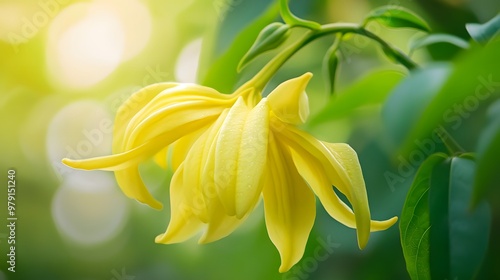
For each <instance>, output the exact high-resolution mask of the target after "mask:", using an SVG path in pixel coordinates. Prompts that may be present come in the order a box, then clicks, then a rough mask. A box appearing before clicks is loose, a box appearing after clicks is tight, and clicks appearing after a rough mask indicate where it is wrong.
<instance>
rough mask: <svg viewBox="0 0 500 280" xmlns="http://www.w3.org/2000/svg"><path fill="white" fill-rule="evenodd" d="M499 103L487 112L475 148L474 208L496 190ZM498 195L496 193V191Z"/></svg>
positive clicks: (499, 151)
mask: <svg viewBox="0 0 500 280" xmlns="http://www.w3.org/2000/svg"><path fill="white" fill-rule="evenodd" d="M499 158H500V101H496V102H495V103H493V104H492V105H491V106H490V108H489V110H488V125H487V126H486V128H485V129H484V130H483V132H482V133H481V135H480V137H479V141H478V147H477V161H478V169H477V174H476V178H475V181H474V195H473V200H472V204H473V205H474V206H476V205H477V204H478V203H479V202H480V201H481V200H482V199H484V198H485V197H487V195H488V194H489V193H491V191H493V190H498V186H499V182H500V172H498V171H499V170H498V159H499ZM497 194H498V191H497Z"/></svg>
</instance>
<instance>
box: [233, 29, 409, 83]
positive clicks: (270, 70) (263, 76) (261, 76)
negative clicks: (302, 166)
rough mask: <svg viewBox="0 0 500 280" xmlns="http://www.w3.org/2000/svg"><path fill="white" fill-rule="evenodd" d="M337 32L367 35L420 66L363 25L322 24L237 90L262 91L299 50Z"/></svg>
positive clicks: (389, 51) (404, 62) (402, 60)
mask: <svg viewBox="0 0 500 280" xmlns="http://www.w3.org/2000/svg"><path fill="white" fill-rule="evenodd" d="M335 33H337V34H341V35H344V34H348V33H354V34H358V35H361V36H365V37H367V38H369V39H371V40H373V41H375V42H377V43H378V44H379V45H380V46H381V47H382V49H383V50H384V51H385V52H386V54H388V55H390V56H391V57H393V58H394V59H395V60H397V61H398V62H399V63H401V64H402V65H403V66H404V67H406V68H407V69H408V70H412V69H415V68H417V67H418V66H417V64H416V63H415V62H413V61H412V60H411V58H409V57H408V56H407V55H406V54H404V53H403V52H401V51H400V50H399V49H397V48H395V47H393V46H392V45H390V44H389V43H387V42H386V41H384V40H383V39H382V38H380V37H378V36H377V35H375V34H374V33H372V32H370V31H368V30H366V29H365V28H364V27H363V26H361V25H358V24H353V23H331V24H325V25H322V26H321V28H320V29H317V30H311V29H309V30H308V31H307V32H306V33H305V34H304V35H303V36H302V37H301V38H300V39H299V40H297V41H296V42H294V43H293V44H291V45H290V46H288V47H287V48H285V49H284V50H283V51H282V52H281V53H279V54H278V55H276V56H275V57H274V58H273V59H271V60H270V61H269V62H268V63H267V64H266V65H265V66H264V67H263V68H262V69H261V70H260V71H259V72H258V73H257V74H255V76H254V77H253V78H252V79H251V80H250V81H248V82H247V83H245V84H244V85H242V86H241V87H240V88H239V89H238V90H237V91H241V90H244V89H247V88H249V87H254V88H255V89H257V90H258V91H262V89H263V88H264V86H265V85H266V84H267V83H268V82H269V80H270V79H271V78H272V77H273V76H274V74H275V73H276V72H277V71H278V70H279V68H281V66H282V65H283V64H284V63H285V62H286V61H287V60H288V59H289V58H290V57H292V56H293V55H294V54H295V53H296V52H297V51H298V50H300V49H301V48H303V47H304V46H306V45H307V44H309V43H310V42H312V41H314V40H316V39H318V38H320V37H323V36H326V35H329V34H335Z"/></svg>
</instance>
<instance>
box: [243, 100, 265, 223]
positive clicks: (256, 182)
mask: <svg viewBox="0 0 500 280" xmlns="http://www.w3.org/2000/svg"><path fill="white" fill-rule="evenodd" d="M268 135H269V108H268V106H267V100H266V99H262V100H261V101H260V102H259V104H257V106H255V107H254V108H253V109H252V110H251V111H250V112H249V113H248V116H247V119H246V122H245V125H244V126H243V132H242V136H241V143H240V147H239V152H238V165H237V172H236V175H237V181H236V196H235V201H236V217H237V218H242V217H243V216H244V215H246V213H248V211H249V210H250V209H253V207H254V206H255V204H256V203H257V201H258V199H259V196H260V193H261V191H262V174H263V172H264V167H265V163H266V161H267V146H268V138H269V136H268Z"/></svg>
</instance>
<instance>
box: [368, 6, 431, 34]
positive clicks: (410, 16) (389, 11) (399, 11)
mask: <svg viewBox="0 0 500 280" xmlns="http://www.w3.org/2000/svg"><path fill="white" fill-rule="evenodd" d="M370 21H377V22H379V23H381V24H383V25H385V26H388V27H396V28H400V27H409V28H415V29H418V30H422V31H425V32H429V31H430V27H429V25H428V24H427V23H426V22H425V21H424V20H423V19H422V18H421V17H419V16H418V15H416V14H415V13H413V12H412V11H410V10H408V9H405V8H403V7H400V6H395V5H388V6H382V7H379V8H377V9H375V10H373V11H371V12H370V13H369V14H368V16H367V17H366V18H365V21H364V24H363V25H366V24H368V23H369V22H370Z"/></svg>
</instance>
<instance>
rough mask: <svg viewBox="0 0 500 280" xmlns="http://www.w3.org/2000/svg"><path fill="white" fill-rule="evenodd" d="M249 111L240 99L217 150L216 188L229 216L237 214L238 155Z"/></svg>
mask: <svg viewBox="0 0 500 280" xmlns="http://www.w3.org/2000/svg"><path fill="white" fill-rule="evenodd" d="M248 112H249V109H248V107H247V106H246V105H245V103H244V102H243V99H242V98H238V100H237V101H236V103H235V104H234V105H233V107H231V109H230V110H229V113H228V115H227V117H226V120H225V121H224V123H223V124H222V127H221V129H220V133H219V137H218V139H217V145H216V148H215V175H216V176H215V178H214V181H215V188H216V189H217V193H218V195H219V198H220V200H221V202H222V205H223V206H224V209H225V210H226V213H227V214H228V215H235V214H236V205H235V195H236V194H235V193H236V177H237V172H236V171H237V164H238V153H239V150H240V143H241V136H242V131H243V127H244V125H245V121H246V118H247V115H248Z"/></svg>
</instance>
